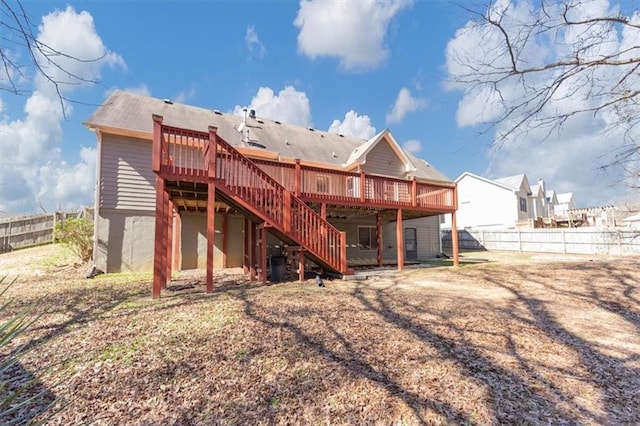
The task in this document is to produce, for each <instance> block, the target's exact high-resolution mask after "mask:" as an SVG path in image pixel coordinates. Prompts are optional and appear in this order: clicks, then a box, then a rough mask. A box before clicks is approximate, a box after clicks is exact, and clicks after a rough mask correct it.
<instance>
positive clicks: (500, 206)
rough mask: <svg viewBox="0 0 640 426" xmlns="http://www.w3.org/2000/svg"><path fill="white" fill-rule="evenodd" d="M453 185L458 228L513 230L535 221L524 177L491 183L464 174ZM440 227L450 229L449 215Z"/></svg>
mask: <svg viewBox="0 0 640 426" xmlns="http://www.w3.org/2000/svg"><path fill="white" fill-rule="evenodd" d="M455 182H456V184H457V188H458V210H457V212H456V215H457V228H485V229H505V228H514V227H517V226H519V225H520V224H522V223H529V221H530V219H533V218H534V216H533V202H532V200H531V198H530V195H531V194H532V192H531V187H530V186H529V182H528V180H527V177H526V175H524V174H521V175H516V176H510V177H506V178H502V179H495V180H491V179H487V178H484V177H482V176H478V175H475V174H473V173H469V172H464V173H463V174H462V175H460V176H459V177H458V178H457V179H456V181H455ZM442 227H443V228H450V227H451V220H450V217H448V215H447V216H445V217H444V221H443V224H442Z"/></svg>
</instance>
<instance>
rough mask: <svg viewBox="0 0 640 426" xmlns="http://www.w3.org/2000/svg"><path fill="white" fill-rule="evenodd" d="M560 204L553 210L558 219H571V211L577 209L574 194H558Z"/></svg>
mask: <svg viewBox="0 0 640 426" xmlns="http://www.w3.org/2000/svg"><path fill="white" fill-rule="evenodd" d="M557 200H558V204H556V205H555V206H554V208H553V213H554V215H555V216H556V217H558V218H569V217H570V215H569V211H570V210H574V209H575V208H576V200H575V199H574V197H573V192H565V193H562V194H557Z"/></svg>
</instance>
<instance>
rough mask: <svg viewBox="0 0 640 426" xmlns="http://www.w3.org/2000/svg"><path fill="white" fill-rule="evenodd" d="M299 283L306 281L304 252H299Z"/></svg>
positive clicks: (301, 250)
mask: <svg viewBox="0 0 640 426" xmlns="http://www.w3.org/2000/svg"><path fill="white" fill-rule="evenodd" d="M298 281H300V282H303V281H304V250H303V249H302V248H301V249H300V250H298Z"/></svg>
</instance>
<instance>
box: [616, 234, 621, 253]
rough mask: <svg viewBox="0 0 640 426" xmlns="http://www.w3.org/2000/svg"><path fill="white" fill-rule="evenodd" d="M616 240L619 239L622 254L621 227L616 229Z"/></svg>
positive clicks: (619, 250)
mask: <svg viewBox="0 0 640 426" xmlns="http://www.w3.org/2000/svg"><path fill="white" fill-rule="evenodd" d="M616 240H617V241H618V254H622V240H621V238H620V230H619V229H616Z"/></svg>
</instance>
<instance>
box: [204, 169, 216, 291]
mask: <svg viewBox="0 0 640 426" xmlns="http://www.w3.org/2000/svg"><path fill="white" fill-rule="evenodd" d="M207 195H208V199H207V284H206V291H207V293H212V292H213V253H214V244H215V237H216V232H215V229H216V228H215V226H216V208H215V206H216V184H215V182H214V181H213V180H210V181H209V184H208V194H207Z"/></svg>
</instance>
